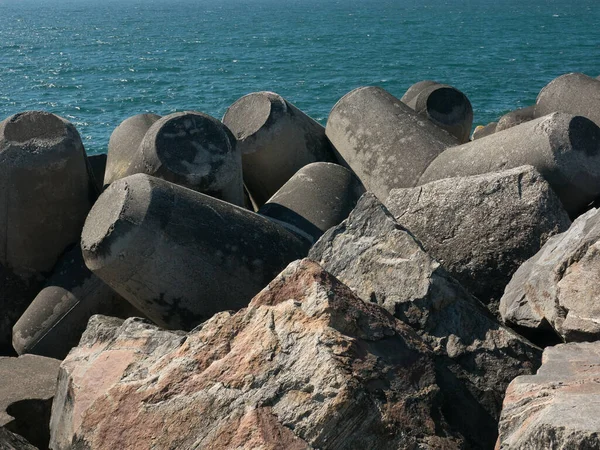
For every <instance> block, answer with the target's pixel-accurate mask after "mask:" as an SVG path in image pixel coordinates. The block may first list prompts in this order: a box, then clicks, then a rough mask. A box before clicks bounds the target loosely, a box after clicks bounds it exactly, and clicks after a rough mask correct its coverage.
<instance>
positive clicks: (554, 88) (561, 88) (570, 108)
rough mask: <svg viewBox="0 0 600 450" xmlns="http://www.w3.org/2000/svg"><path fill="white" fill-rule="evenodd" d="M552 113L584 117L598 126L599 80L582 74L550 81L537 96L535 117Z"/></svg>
mask: <svg viewBox="0 0 600 450" xmlns="http://www.w3.org/2000/svg"><path fill="white" fill-rule="evenodd" d="M554 111H562V112H565V113H569V114H573V115H576V116H584V117H587V118H588V119H590V120H592V121H593V122H595V123H596V125H598V126H600V80H597V79H594V78H592V77H588V76H587V75H584V74H582V73H567V74H565V75H561V76H560V77H558V78H555V79H554V80H552V81H551V82H550V83H548V84H547V85H546V86H544V88H543V89H542V90H541V91H540V93H539V94H538V96H537V100H536V102H535V116H536V117H541V116H544V115H546V114H550V113H552V112H554Z"/></svg>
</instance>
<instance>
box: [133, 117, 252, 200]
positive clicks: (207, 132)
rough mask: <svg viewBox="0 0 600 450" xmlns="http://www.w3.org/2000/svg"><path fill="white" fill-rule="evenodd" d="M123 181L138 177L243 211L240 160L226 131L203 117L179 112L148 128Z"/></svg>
mask: <svg viewBox="0 0 600 450" xmlns="http://www.w3.org/2000/svg"><path fill="white" fill-rule="evenodd" d="M131 158H132V159H131V162H130V164H129V166H128V167H127V169H126V170H125V171H124V173H123V177H126V176H129V175H134V174H137V173H144V174H147V175H151V176H153V177H157V178H161V179H163V180H166V181H170V182H171V183H175V184H178V185H180V186H184V187H187V188H188V189H192V190H194V191H197V192H202V193H204V194H206V195H210V196H212V197H215V198H218V199H220V200H224V201H226V202H229V203H232V204H234V205H237V206H244V185H243V180H242V158H241V154H240V151H239V149H237V148H236V145H235V138H234V137H233V135H232V134H231V131H229V129H228V128H227V127H226V126H225V125H223V124H222V123H221V122H220V121H218V120H217V119H215V118H214V117H211V116H209V115H207V114H204V113H201V112H196V111H185V112H178V113H173V114H169V115H167V116H164V117H161V118H160V119H158V120H157V121H156V122H154V123H153V124H152V125H151V126H150V128H148V131H147V132H146V134H145V135H144V137H143V139H142V140H141V142H140V146H139V150H138V151H136V152H134V153H133V154H132V156H131Z"/></svg>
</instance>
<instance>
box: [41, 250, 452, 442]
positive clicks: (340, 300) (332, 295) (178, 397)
mask: <svg viewBox="0 0 600 450" xmlns="http://www.w3.org/2000/svg"><path fill="white" fill-rule="evenodd" d="M440 396H441V393H440V392H439V388H438V386H437V384H436V372H435V367H434V363H433V360H432V354H431V352H430V351H429V350H428V348H427V346H426V345H424V343H423V342H422V340H421V339H420V338H419V337H418V335H417V334H416V333H414V331H413V330H412V329H411V328H410V327H408V326H407V325H405V324H403V323H402V322H401V321H398V320H396V319H394V318H393V317H392V316H391V315H390V314H388V313H387V312H386V311H385V310H383V309H382V308H380V307H379V306H377V305H371V304H365V303H363V302H362V301H361V300H360V299H358V298H357V297H356V296H355V295H354V294H353V293H352V292H351V291H350V289H348V288H347V287H346V286H344V285H343V284H342V283H340V282H339V281H338V280H337V279H335V278H334V277H333V276H331V275H330V274H328V273H327V272H325V271H323V270H322V269H321V268H320V267H319V266H318V265H317V264H314V263H312V262H310V261H308V260H302V261H297V262H294V263H292V264H290V266H288V268H287V269H286V270H284V271H283V272H282V273H281V274H280V275H279V276H278V277H277V278H276V279H275V280H274V281H273V282H271V283H270V284H269V286H268V287H267V288H265V289H264V290H263V291H262V292H261V293H259V294H258V295H257V296H256V297H255V298H254V299H253V300H252V302H251V303H250V305H249V306H248V308H246V309H243V310H241V311H239V312H238V313H236V314H232V313H230V312H222V313H219V314H217V315H215V316H214V317H213V318H211V319H210V320H208V321H207V322H205V323H203V324H202V325H200V326H199V327H197V328H196V329H195V330H193V331H191V332H190V333H188V334H187V335H184V334H177V333H175V332H171V331H163V330H160V329H157V328H156V327H154V326H153V325H149V324H148V323H146V322H144V321H142V320H141V319H128V320H126V321H125V322H124V323H122V324H121V322H119V321H117V320H116V319H111V318H106V317H104V316H94V317H92V319H91V320H90V325H89V326H88V329H87V331H86V333H85V334H84V335H83V337H82V341H81V343H80V345H79V347H77V348H75V349H74V350H73V351H71V353H70V354H69V356H68V357H67V359H65V361H64V362H63V364H62V366H61V373H60V376H59V387H58V392H57V396H56V400H55V403H54V407H53V411H52V413H53V414H52V424H51V429H52V441H51V444H52V446H53V449H55V450H59V449H66V448H75V449H90V448H93V449H114V448H127V449H138V448H139V449H142V448H143V449H147V448H178V449H192V448H193V449H208V448H210V449H280V448H281V449H283V448H285V449H311V448H327V449H387V448H415V449H416V448H440V449H441V448H444V449H454V448H461V447H462V445H463V441H462V439H461V438H460V436H457V435H453V434H452V433H450V431H449V428H448V426H447V425H446V423H445V421H444V416H443V415H442V413H441V411H440V410H439V409H440Z"/></svg>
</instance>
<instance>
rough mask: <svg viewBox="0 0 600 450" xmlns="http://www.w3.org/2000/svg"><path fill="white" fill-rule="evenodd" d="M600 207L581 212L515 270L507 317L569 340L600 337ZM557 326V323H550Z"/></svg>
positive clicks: (505, 300)
mask: <svg viewBox="0 0 600 450" xmlns="http://www.w3.org/2000/svg"><path fill="white" fill-rule="evenodd" d="M599 273H600V210H597V209H592V210H590V211H588V212H587V213H585V214H584V215H582V216H580V217H578V218H577V219H576V220H575V221H574V222H573V225H571V227H570V228H569V229H568V230H567V231H566V232H564V233H561V234H559V235H556V236H554V237H552V238H551V239H549V240H548V242H546V244H545V245H544V246H543V247H542V249H541V250H540V251H539V252H538V253H536V254H535V255H534V256H533V257H532V258H530V259H529V260H528V261H527V262H525V263H524V264H523V265H522V266H521V267H520V268H519V269H518V270H517V272H516V273H515V274H514V276H513V278H512V280H511V281H510V283H509V284H508V286H507V287H506V291H505V293H504V295H503V296H502V299H501V300H500V314H501V315H502V318H503V319H504V320H505V321H506V323H508V324H511V325H517V326H519V327H522V328H524V329H529V330H531V331H533V332H534V333H535V332H538V333H540V334H543V333H545V332H546V331H548V330H554V331H555V332H556V333H558V335H559V336H560V337H561V338H562V339H564V340H565V341H586V340H598V339H600V293H599V292H598V282H599V281H600V280H599V275H598V274H599ZM550 327H552V328H550Z"/></svg>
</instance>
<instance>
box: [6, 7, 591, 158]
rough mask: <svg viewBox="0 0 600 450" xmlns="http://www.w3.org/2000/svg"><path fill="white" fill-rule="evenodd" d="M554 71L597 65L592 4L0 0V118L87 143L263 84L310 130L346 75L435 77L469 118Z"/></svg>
mask: <svg viewBox="0 0 600 450" xmlns="http://www.w3.org/2000/svg"><path fill="white" fill-rule="evenodd" d="M568 72H583V73H585V74H587V75H590V76H593V77H596V76H598V75H600V0H462V1H461V0H445V1H444V0H360V1H359V0H143V1H142V0H101V1H98V0H0V120H2V119H4V118H6V117H8V116H10V115H12V114H15V113H17V112H21V111H26V110H45V111H50V112H53V113H55V114H58V115H59V116H62V117H64V118H66V119H68V120H69V121H71V122H72V123H74V124H75V125H76V127H77V129H78V131H79V133H80V134H81V136H82V139H83V142H84V145H85V147H86V150H87V152H88V153H89V154H96V153H101V152H106V150H107V145H108V139H109V137H110V134H111V133H112V131H113V130H114V128H115V127H116V126H117V125H119V123H120V122H122V121H123V120H125V119H126V118H127V117H130V116H133V115H135V114H140V113H144V112H154V113H157V114H161V115H164V114H169V113H172V112H175V111H184V110H196V111H202V112H205V113H207V114H210V115H212V116H214V117H216V118H219V119H220V118H222V116H223V114H224V113H225V111H226V109H227V108H228V107H229V106H230V105H231V104H232V103H233V102H235V101H236V100H237V99H238V98H240V97H241V96H243V95H245V94H248V93H250V92H256V91H263V90H268V91H274V92H277V93H279V94H281V95H282V96H283V97H284V98H286V99H287V100H288V101H290V102H291V103H293V104H295V105H296V106H297V107H298V108H300V109H301V110H303V111H304V112H305V113H307V114H308V115H309V116H311V117H313V118H314V119H316V120H317V121H319V122H320V123H322V124H323V125H325V124H326V121H327V116H328V114H329V111H330V110H331V108H332V107H333V105H334V104H335V103H336V102H337V101H338V100H339V99H340V98H341V97H342V96H343V95H344V94H346V93H347V92H349V91H351V90H352V89H355V88H357V87H359V86H367V85H374V86H381V87H382V88H384V89H386V90H387V91H389V92H390V93H392V94H393V95H395V96H397V97H401V96H402V95H403V94H404V92H405V91H406V90H407V89H408V87H410V86H411V85H412V84H413V83H415V82H417V81H421V80H435V81H439V82H443V83H447V84H450V85H452V86H454V87H456V88H457V89H459V90H461V91H462V92H464V93H465V94H466V95H467V96H468V98H469V99H470V101H471V103H472V105H473V110H474V126H475V125H478V124H486V123H488V122H491V121H494V120H497V119H498V118H499V117H500V116H502V115H503V114H504V113H506V112H508V111H510V110H513V109H516V108H521V107H525V106H528V105H532V104H533V103H535V99H536V96H537V94H538V92H539V91H540V89H541V88H543V87H544V86H545V85H546V84H547V83H548V82H550V81H551V80H552V79H554V78H556V77H557V76H559V75H562V74H564V73H568Z"/></svg>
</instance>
